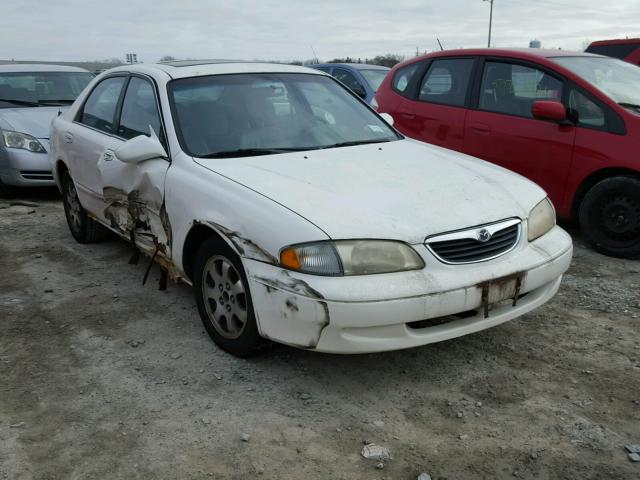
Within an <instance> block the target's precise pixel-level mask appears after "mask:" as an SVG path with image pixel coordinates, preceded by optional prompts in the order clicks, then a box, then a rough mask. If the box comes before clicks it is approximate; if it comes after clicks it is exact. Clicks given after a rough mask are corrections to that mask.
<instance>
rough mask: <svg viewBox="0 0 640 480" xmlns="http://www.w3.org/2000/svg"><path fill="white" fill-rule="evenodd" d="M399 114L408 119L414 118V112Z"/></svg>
mask: <svg viewBox="0 0 640 480" xmlns="http://www.w3.org/2000/svg"><path fill="white" fill-rule="evenodd" d="M400 115H401V116H402V117H404V118H406V119H408V120H413V119H414V118H416V114H415V113H410V112H400Z"/></svg>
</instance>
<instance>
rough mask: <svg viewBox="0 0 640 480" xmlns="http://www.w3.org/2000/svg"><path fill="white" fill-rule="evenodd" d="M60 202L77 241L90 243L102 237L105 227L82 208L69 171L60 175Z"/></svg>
mask: <svg viewBox="0 0 640 480" xmlns="http://www.w3.org/2000/svg"><path fill="white" fill-rule="evenodd" d="M61 184H62V204H63V206H64V214H65V217H67V224H68V225H69V230H70V231H71V235H73V238H75V239H76V241H77V242H78V243H92V242H97V241H99V240H101V239H102V238H104V236H105V234H106V231H107V230H106V228H105V227H103V226H102V225H100V224H99V223H98V222H96V221H95V220H94V219H92V218H91V217H89V215H87V211H86V210H85V209H84V208H82V205H81V204H80V200H79V199H78V193H77V192H76V186H75V184H74V183H73V179H72V178H71V175H69V172H65V173H64V174H63V175H62V181H61Z"/></svg>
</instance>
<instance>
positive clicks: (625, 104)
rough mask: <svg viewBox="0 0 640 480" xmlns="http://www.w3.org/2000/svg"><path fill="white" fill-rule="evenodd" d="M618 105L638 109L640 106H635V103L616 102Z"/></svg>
mask: <svg viewBox="0 0 640 480" xmlns="http://www.w3.org/2000/svg"><path fill="white" fill-rule="evenodd" d="M618 105H620V106H621V107H625V108H640V105H637V104H635V103H629V102H618Z"/></svg>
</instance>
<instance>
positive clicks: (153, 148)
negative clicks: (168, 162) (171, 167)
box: [114, 133, 167, 163]
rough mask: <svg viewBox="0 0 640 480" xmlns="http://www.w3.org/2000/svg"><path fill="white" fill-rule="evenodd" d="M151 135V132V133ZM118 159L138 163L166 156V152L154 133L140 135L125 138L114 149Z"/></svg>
mask: <svg viewBox="0 0 640 480" xmlns="http://www.w3.org/2000/svg"><path fill="white" fill-rule="evenodd" d="M152 135H153V133H152ZM114 153H115V156H116V158H117V159H118V160H120V161H121V162H124V163H140V162H144V161H146V160H151V159H153V158H167V152H166V151H165V149H164V147H163V146H162V144H161V143H160V140H159V139H158V137H156V136H155V135H153V136H151V137H147V136H146V135H140V136H138V137H134V138H132V139H131V140H127V141H126V142H124V143H123V144H122V145H120V146H119V147H118V148H116V150H115V151H114Z"/></svg>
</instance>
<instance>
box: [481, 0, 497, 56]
mask: <svg viewBox="0 0 640 480" xmlns="http://www.w3.org/2000/svg"><path fill="white" fill-rule="evenodd" d="M482 1H483V2H489V5H490V9H489V39H488V40H487V48H491V24H492V23H493V1H494V0H482Z"/></svg>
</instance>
